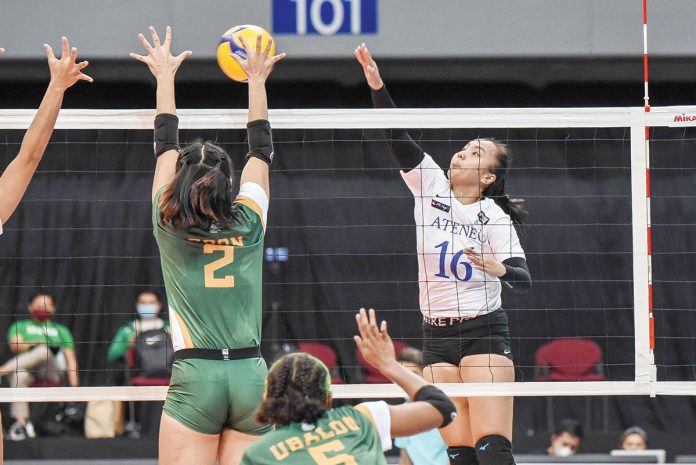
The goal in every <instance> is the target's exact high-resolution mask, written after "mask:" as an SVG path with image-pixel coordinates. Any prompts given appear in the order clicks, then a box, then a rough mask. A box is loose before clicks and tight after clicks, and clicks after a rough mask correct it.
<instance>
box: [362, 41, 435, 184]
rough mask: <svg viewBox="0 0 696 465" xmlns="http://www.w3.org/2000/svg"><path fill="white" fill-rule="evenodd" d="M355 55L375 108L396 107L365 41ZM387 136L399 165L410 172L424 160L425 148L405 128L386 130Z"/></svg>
mask: <svg viewBox="0 0 696 465" xmlns="http://www.w3.org/2000/svg"><path fill="white" fill-rule="evenodd" d="M354 54H355V57H356V58H357V59H358V62H359V63H360V65H361V66H362V67H363V72H364V73H365V79H366V80H367V84H368V85H369V86H370V90H371V92H372V104H373V105H374V107H375V108H396V104H395V103H394V101H393V100H392V98H391V96H390V95H389V92H388V91H387V86H385V85H384V82H383V81H382V77H381V76H380V75H379V68H378V67H377V63H376V62H375V60H374V59H373V58H372V55H370V51H369V50H368V49H367V46H366V45H365V44H364V43H363V44H360V45H359V46H358V48H356V49H355V52H354ZM385 136H386V138H387V139H388V140H389V142H390V145H391V149H392V154H393V155H394V158H396V161H397V162H398V163H399V167H400V168H401V169H402V170H404V171H406V172H408V171H410V170H412V169H413V168H415V167H416V166H418V165H419V164H420V162H421V161H423V149H422V148H421V147H420V146H419V145H418V144H416V143H415V142H414V141H413V139H412V138H411V136H410V135H409V134H408V132H407V131H406V130H405V129H392V130H385Z"/></svg>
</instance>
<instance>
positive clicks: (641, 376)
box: [631, 107, 657, 383]
mask: <svg viewBox="0 0 696 465" xmlns="http://www.w3.org/2000/svg"><path fill="white" fill-rule="evenodd" d="M645 115H646V113H645V110H644V109H643V108H640V107H636V108H633V109H632V110H631V209H632V217H633V218H632V222H631V224H632V230H633V305H634V308H633V324H634V331H635V345H636V348H635V363H636V373H635V381H636V383H654V382H655V381H656V380H657V370H656V367H655V357H654V354H653V351H652V349H651V338H650V311H651V309H650V274H651V270H650V266H651V265H650V259H649V258H650V257H649V249H648V244H649V237H648V236H649V234H648V233H649V227H650V222H649V221H650V220H649V218H650V211H649V210H650V204H649V199H648V185H647V179H649V178H647V176H648V172H647V169H648V146H647V143H646V139H645V131H646V116H645Z"/></svg>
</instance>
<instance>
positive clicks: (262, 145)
mask: <svg viewBox="0 0 696 465" xmlns="http://www.w3.org/2000/svg"><path fill="white" fill-rule="evenodd" d="M247 137H248V139H249V153H248V154H247V160H248V159H249V157H255V158H258V159H260V160H263V161H265V162H266V163H268V166H271V163H272V162H273V135H272V133H271V123H269V122H268V120H265V119H257V120H255V121H251V122H249V124H247Z"/></svg>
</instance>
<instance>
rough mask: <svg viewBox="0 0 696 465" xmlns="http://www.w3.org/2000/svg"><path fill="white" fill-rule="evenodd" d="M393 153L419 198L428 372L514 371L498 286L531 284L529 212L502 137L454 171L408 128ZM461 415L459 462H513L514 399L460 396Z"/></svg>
mask: <svg viewBox="0 0 696 465" xmlns="http://www.w3.org/2000/svg"><path fill="white" fill-rule="evenodd" d="M355 56H356V58H357V59H358V61H359V62H360V64H361V65H362V67H363V71H364V72H365V77H366V79H367V82H368V84H369V86H370V88H371V90H372V101H373V103H374V106H375V107H376V108H394V107H395V106H396V105H394V102H393V101H392V99H391V97H390V96H389V93H388V92H387V89H386V87H385V86H384V83H383V82H382V79H381V77H380V75H379V70H378V68H377V64H376V63H375V61H374V60H373V59H372V57H371V56H370V53H369V51H368V50H367V47H365V44H362V45H361V46H359V47H358V48H357V49H356V50H355ZM390 143H391V149H392V153H393V154H394V156H395V158H396V160H397V162H398V163H399V166H400V168H401V170H402V171H401V175H402V177H403V179H404V181H405V182H406V185H407V186H408V188H409V190H410V191H411V192H412V193H413V195H414V197H415V209H414V216H415V220H416V226H417V228H416V231H417V234H416V236H417V252H418V281H419V287H420V308H421V311H422V312H423V339H424V342H423V356H424V359H425V360H424V362H425V364H426V366H427V368H426V369H425V370H424V376H426V378H429V380H430V381H433V382H437V383H460V382H510V381H514V379H515V371H514V365H513V362H512V350H511V347H510V333H509V330H508V320H507V316H506V315H505V312H504V310H503V309H502V307H501V297H500V293H501V284H502V283H505V284H506V285H508V286H510V287H511V288H512V289H513V290H516V291H526V290H528V289H529V287H530V286H531V283H532V281H531V276H530V274H529V270H528V268H527V263H526V260H525V255H524V251H523V250H522V247H521V245H520V241H519V238H518V230H521V228H522V225H523V220H524V215H525V212H524V210H522V208H521V207H520V206H519V205H517V204H515V203H514V202H512V201H511V200H510V199H509V198H508V197H507V196H506V195H505V177H506V174H507V169H508V166H509V163H510V156H509V154H508V150H507V147H506V146H505V145H504V144H501V143H499V142H496V141H494V140H490V139H476V140H473V141H471V142H469V143H468V144H466V146H464V148H463V149H462V150H460V151H459V152H457V153H455V154H454V155H453V156H452V159H451V161H450V166H449V171H448V173H447V175H445V173H444V172H443V170H442V169H441V168H440V167H439V166H438V165H437V163H435V161H434V160H433V159H432V158H431V157H430V156H429V155H428V154H426V153H425V152H423V150H422V149H421V148H420V147H419V146H418V144H416V143H415V142H414V141H413V140H412V139H411V137H410V136H409V135H408V133H407V132H406V131H405V130H393V131H392V132H391V135H390ZM455 404H456V405H457V411H458V413H459V415H458V417H457V419H456V420H455V421H454V422H453V423H452V424H451V425H450V426H448V427H447V428H443V429H442V430H440V433H441V434H442V437H443V439H444V440H445V442H446V443H447V446H448V449H447V453H448V456H449V460H450V464H452V465H475V464H480V465H509V464H514V458H513V456H512V443H511V440H512V406H513V399H512V397H478V398H470V399H465V398H459V399H455Z"/></svg>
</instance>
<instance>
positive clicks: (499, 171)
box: [483, 139, 527, 237]
mask: <svg viewBox="0 0 696 465" xmlns="http://www.w3.org/2000/svg"><path fill="white" fill-rule="evenodd" d="M488 140H490V139H488ZM490 141H491V142H493V143H494V144H495V146H496V147H497V148H498V156H497V158H498V164H497V165H496V167H495V168H494V169H493V170H492V172H493V174H495V176H496V177H495V181H493V183H492V184H491V185H490V186H488V187H487V188H486V189H485V190H484V191H483V196H484V197H488V198H490V199H493V201H494V202H495V203H496V204H497V205H498V206H499V207H500V208H501V209H502V210H503V211H504V212H505V213H506V214H507V215H509V216H510V220H512V224H514V225H515V230H516V231H517V234H518V235H519V236H520V237H521V236H524V232H525V231H524V225H525V220H526V219H527V211H526V210H525V209H524V208H522V205H521V203H522V202H520V201H518V200H511V199H510V197H508V196H507V195H506V194H505V178H506V177H507V172H508V168H509V167H510V161H511V158H510V152H509V151H508V148H507V145H505V144H503V143H500V142H498V141H495V140H490Z"/></svg>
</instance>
